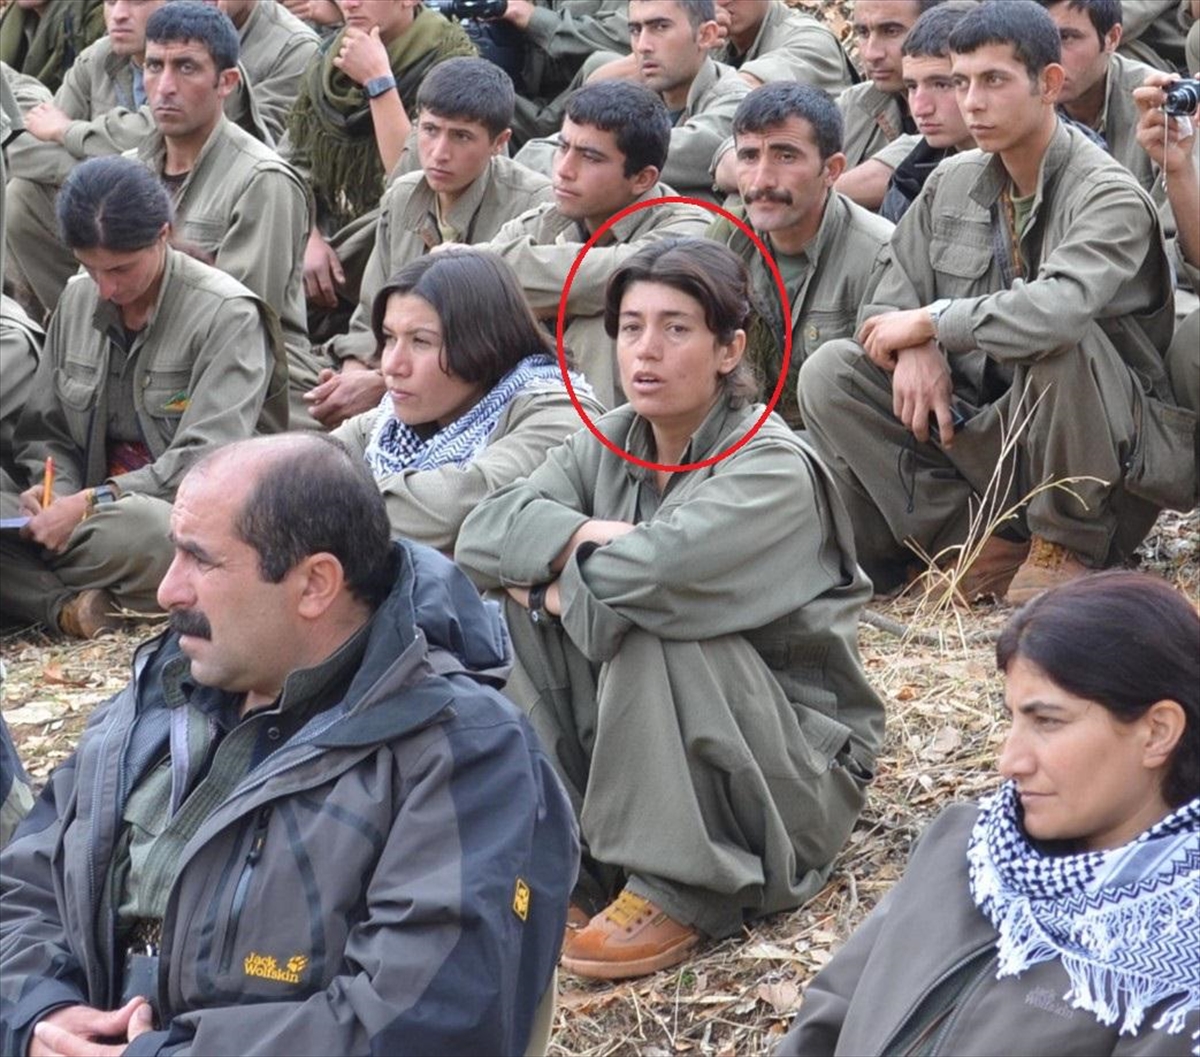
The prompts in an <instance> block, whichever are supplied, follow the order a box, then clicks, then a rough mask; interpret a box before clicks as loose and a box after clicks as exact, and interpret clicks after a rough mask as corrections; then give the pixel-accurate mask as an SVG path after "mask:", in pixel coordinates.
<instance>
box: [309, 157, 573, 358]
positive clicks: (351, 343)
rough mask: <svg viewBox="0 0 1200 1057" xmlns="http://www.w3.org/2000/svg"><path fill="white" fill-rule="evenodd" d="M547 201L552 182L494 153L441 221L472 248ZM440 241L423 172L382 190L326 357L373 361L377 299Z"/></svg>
mask: <svg viewBox="0 0 1200 1057" xmlns="http://www.w3.org/2000/svg"><path fill="white" fill-rule="evenodd" d="M551 198H552V195H551V192H550V181H549V180H548V179H547V178H546V177H545V176H542V175H541V174H540V173H535V172H533V171H532V170H530V169H527V168H525V166H524V165H518V164H517V163H516V162H515V161H513V160H512V159H511V158H506V157H503V156H500V155H496V156H494V157H493V158H492V159H491V160H490V161H489V162H488V167H487V168H486V169H485V170H484V171H483V173H482V174H481V175H480V176H479V178H478V179H476V180H475V182H474V183H473V184H471V186H470V187H468V188H466V190H464V191H463V193H462V195H460V196H459V199H458V201H457V202H455V203H454V205H453V206H451V207H450V212H449V214H448V215H447V216H445V217H443V218H442V219H443V221H444V222H445V223H446V224H447V225H449V227H451V228H453V229H454V230H455V231H456V232H457V233H458V238H457V239H455V241H456V242H461V243H462V244H464V245H467V246H474V245H476V244H478V243H481V242H487V241H488V240H489V239H493V238H495V237H496V235H497V233H498V232H499V231H500V229H501V228H502V227H503V226H504V225H505V224H506V223H508V221H510V220H512V219H514V218H515V217H518V216H521V215H522V214H523V213H525V212H526V211H527V210H529V209H532V208H534V207H535V206H537V205H539V204H540V203H542V202H548V201H550V200H551ZM442 242H443V238H442V231H441V229H440V227H439V226H438V221H437V194H436V193H435V192H434V190H433V188H432V187H430V186H429V184H428V182H427V181H426V180H425V174H424V173H423V172H420V171H418V172H412V173H408V174H406V175H405V176H402V177H400V178H399V179H398V180H396V181H395V182H394V183H393V184H392V185H391V186H390V187H389V188H388V189H387V191H386V192H384V196H383V201H382V202H381V203H380V212H379V224H378V226H377V227H376V229H375V245H374V248H373V249H372V250H371V256H370V258H369V259H368V261H367V266H366V269H365V270H364V272H363V278H362V285H361V287H360V289H359V296H358V307H357V308H356V309H355V310H354V315H353V316H352V317H351V318H350V331H349V333H347V334H341V335H338V336H337V337H336V338H334V339H332V340H331V341H329V342H327V343H326V344H325V345H324V347H323V351H324V353H325V354H326V355H327V356H329V357H332V359H334V360H337V361H339V362H340V361H341V360H345V359H348V358H350V357H353V358H355V359H358V360H362V361H363V362H364V363H369V362H371V361H372V360H373V359H374V358H375V335H374V334H373V333H372V332H371V306H372V305H373V304H374V302H375V295H376V294H377V293H379V290H380V288H381V287H382V286H383V285H384V283H386V282H387V281H388V279H390V278H391V277H392V276H393V275H395V274H396V272H397V271H398V270H399V269H400V268H401V267H403V266H404V265H405V264H407V263H408V262H409V261H413V260H416V259H417V258H418V257H422V256H424V255H425V254H426V253H428V252H429V251H430V250H431V249H433V247H434V246H440V245H441V244H442Z"/></svg>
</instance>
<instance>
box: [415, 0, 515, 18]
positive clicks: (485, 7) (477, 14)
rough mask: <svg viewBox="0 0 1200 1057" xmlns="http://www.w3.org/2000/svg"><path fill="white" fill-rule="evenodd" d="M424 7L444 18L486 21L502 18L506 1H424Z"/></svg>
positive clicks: (506, 5) (505, 8) (506, 6)
mask: <svg viewBox="0 0 1200 1057" xmlns="http://www.w3.org/2000/svg"><path fill="white" fill-rule="evenodd" d="M425 6H426V7H431V8H433V10H434V11H436V12H437V13H438V14H439V15H444V16H445V17H446V18H457V19H459V20H460V21H462V20H465V19H474V18H479V19H488V18H502V17H503V16H504V12H505V11H506V10H507V8H508V0H425Z"/></svg>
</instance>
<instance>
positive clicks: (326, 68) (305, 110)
mask: <svg viewBox="0 0 1200 1057" xmlns="http://www.w3.org/2000/svg"><path fill="white" fill-rule="evenodd" d="M344 33H345V30H343V31H342V32H341V33H338V34H337V35H336V36H334V37H332V38H331V39H330V40H329V41H327V42H326V43H325V44H324V45H323V46H322V48H321V51H320V52H318V53H317V55H316V56H315V58H314V59H313V61H312V62H311V63H309V66H308V70H307V71H306V72H305V75H304V80H303V82H302V83H301V87H300V96H299V98H298V99H297V100H296V104H295V106H293V107H292V112H291V115H290V117H289V118H288V137H289V139H290V140H291V143H292V147H293V149H294V150H295V152H296V155H297V156H298V157H300V158H307V159H308V161H309V164H310V166H311V169H310V172H311V181H312V187H313V191H314V193H315V195H316V198H317V207H318V211H319V213H320V214H321V215H322V216H325V217H329V218H331V219H332V221H333V223H334V225H335V226H336V227H338V228H341V227H344V226H345V225H346V224H348V223H349V222H350V221H352V220H354V219H356V218H357V217H360V216H362V215H363V214H364V213H368V212H370V211H371V210H372V209H374V208H375V207H376V206H377V205H378V204H379V199H380V197H381V196H382V195H383V192H384V190H385V188H386V181H387V173H385V172H384V171H383V162H382V161H381V160H380V158H379V149H378V147H377V146H376V145H375V126H374V124H373V122H372V120H371V104H370V102H369V101H368V100H367V98H366V96H365V95H363V90H362V87H361V86H360V85H358V84H357V83H356V82H354V81H352V80H351V79H350V78H349V77H347V76H346V75H345V74H344V73H342V71H341V70H339V69H338V68H337V67H336V66H334V65H333V60H334V59H335V58H337V55H338V52H339V51H340V50H341V47H342V37H343V35H344ZM387 52H388V61H389V62H390V63H391V67H392V75H393V76H394V77H395V78H396V87H397V89H398V90H399V92H400V98H401V100H403V102H404V108H405V110H406V111H407V112H408V114H409V116H410V117H414V116H415V115H416V109H417V89H418V88H419V87H420V85H421V81H422V80H423V79H424V77H425V74H427V73H428V72H429V71H430V70H431V69H432V68H433V67H434V66H436V65H437V64H438V63H439V62H443V61H445V60H446V59H452V58H454V57H455V56H459V55H466V56H473V55H476V54H477V52H476V50H475V45H474V44H472V43H471V39H470V38H469V37H468V36H467V34H466V33H465V32H464V30H463V28H462V27H461V26H460V25H458V23H457V22H449V21H447V20H446V19H445V18H443V17H442V16H441V15H439V14H435V13H434V12H432V11H429V10H426V9H425V8H418V9H417V15H416V18H415V19H413V23H412V25H411V26H409V28H408V29H407V30H406V31H405V32H404V33H402V34H401V35H400V36H399V37H397V38H396V39H395V40H393V41H392V42H391V43H390V44H389V45H388V46H387Z"/></svg>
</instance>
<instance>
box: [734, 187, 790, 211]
mask: <svg viewBox="0 0 1200 1057" xmlns="http://www.w3.org/2000/svg"><path fill="white" fill-rule="evenodd" d="M742 201H744V202H745V203H746V205H753V204H754V203H755V202H778V203H779V204H780V205H785V206H790V205H791V204H792V192H791V191H788V190H787V189H785V188H782V187H768V188H766V189H765V190H762V191H750V192H748V193H747V194H746V196H745V198H743V199H742Z"/></svg>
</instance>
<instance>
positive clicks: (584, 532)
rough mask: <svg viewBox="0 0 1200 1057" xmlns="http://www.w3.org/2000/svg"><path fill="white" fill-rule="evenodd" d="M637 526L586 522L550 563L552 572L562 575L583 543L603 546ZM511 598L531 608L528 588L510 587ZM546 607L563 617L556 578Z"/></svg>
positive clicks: (621, 523)
mask: <svg viewBox="0 0 1200 1057" xmlns="http://www.w3.org/2000/svg"><path fill="white" fill-rule="evenodd" d="M635 528H637V526H636V525H633V524H630V523H629V522H628V521H604V520H601V519H600V518H593V519H591V520H589V521H585V522H584V523H583V524H582V525H580V526H579V528H577V529H576V530H575V531H574V532H573V533H572V534H571V538H570V539H569V540H567V543H566V546H565V547H563V549H562V550H561V551H559V552H558V554H557V556H556V557H555V559H554V561H552V562H551V563H550V571H551V572H555V573H561V572H562V571H563V568H564V567H565V566H566V564H567V562H568V561H570V559H571V555H572V554H574V553H575V550H576V548H578V547H579V545H580V544H581V543H598V544H600V545H603V544H605V543H611V542H612V541H613V540H615V539H619V538H620V537H621V536H626V535H628V534H629V533H630V532H632V531H633V530H634V529H635ZM505 590H507V591H508V594H509V597H510V598H512V600H513V601H514V602H516V603H517V605H519V606H524V607H525V608H526V609H528V608H529V588H528V587H509V588H506V589H505ZM544 605H545V606H546V612H547V613H551V614H553V615H554V616H556V617H560V616H562V593H561V591H560V589H559V586H558V578H557V577H555V578H554V579H553V580H551V581H550V585H549V587H547V588H546V598H545V602H544Z"/></svg>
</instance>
